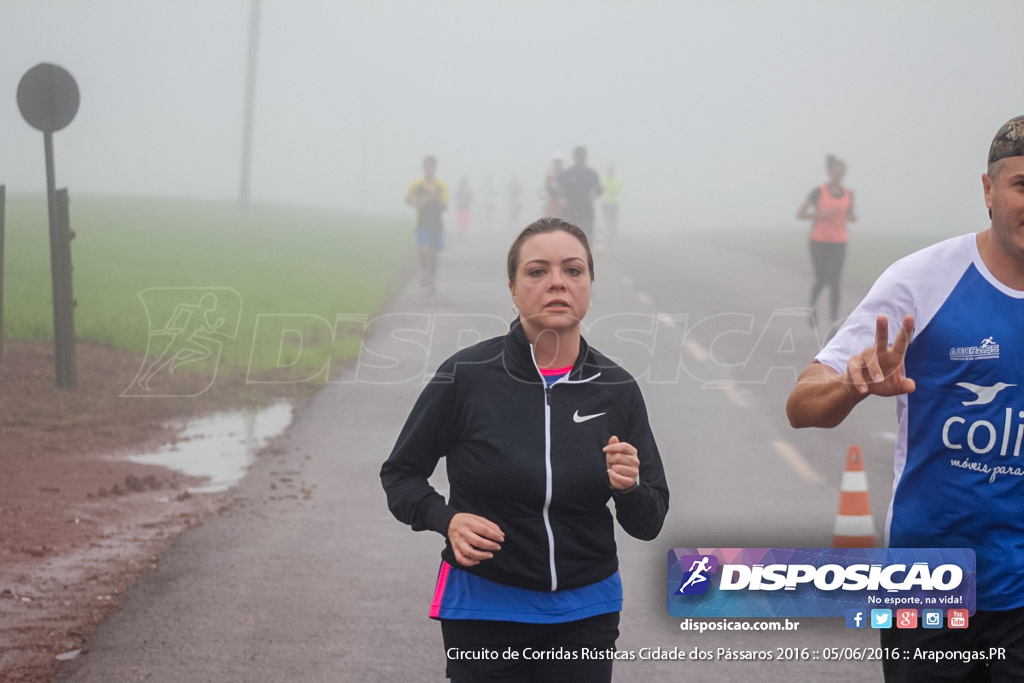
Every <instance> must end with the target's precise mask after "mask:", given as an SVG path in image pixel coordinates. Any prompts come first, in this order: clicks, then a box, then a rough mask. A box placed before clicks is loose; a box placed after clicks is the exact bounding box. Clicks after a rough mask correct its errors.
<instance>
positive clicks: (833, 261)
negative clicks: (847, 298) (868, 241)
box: [811, 240, 846, 322]
mask: <svg viewBox="0 0 1024 683" xmlns="http://www.w3.org/2000/svg"><path fill="white" fill-rule="evenodd" d="M845 258H846V243H845V242H817V241H815V240H811V265H813V266H814V284H812V285H811V308H812V309H813V308H814V306H815V305H816V304H817V303H818V296H819V295H820V294H821V290H823V289H825V287H826V286H827V287H828V290H829V297H828V307H829V314H830V316H831V320H830V321H831V322H835V321H836V319H837V318H838V316H839V276H840V275H841V274H842V272H843V261H844V260H845Z"/></svg>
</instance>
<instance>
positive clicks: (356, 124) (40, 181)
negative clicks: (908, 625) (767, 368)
mask: <svg viewBox="0 0 1024 683" xmlns="http://www.w3.org/2000/svg"><path fill="white" fill-rule="evenodd" d="M249 8H250V2H249V0H216V1H213V0H173V1H170V0H147V1H146V2H138V1H134V0H3V1H2V2H0V54H2V55H3V58H2V59H0V141H2V142H0V149H2V150H3V151H2V153H0V184H6V185H7V187H8V192H42V191H43V190H45V173H44V166H43V142H42V134H41V133H39V132H37V131H35V130H33V129H32V128H30V127H29V126H28V124H27V123H25V121H24V120H23V119H22V117H21V115H20V113H19V112H18V108H17V103H16V100H15V93H16V90H17V85H18V81H19V80H20V78H21V76H22V75H23V74H24V73H25V72H26V71H27V70H28V69H29V68H31V67H32V66H34V65H36V64H38V63H40V62H52V63H55V64H58V65H60V66H62V67H64V68H65V69H67V70H68V71H70V72H71V73H72V74H73V76H74V77H75V79H76V81H77V83H78V85H79V88H80V90H81V99H82V102H81V108H80V110H79V113H78V116H77V118H76V119H75V121H74V122H72V124H71V125H70V126H69V127H68V128H67V129H65V130H63V131H60V132H58V133H57V134H56V135H55V151H56V161H57V163H56V168H57V182H58V185H59V186H62V187H65V186H66V187H68V188H69V189H70V191H71V193H72V196H74V194H75V193H78V194H86V193H89V194H92V193H101V194H134V195H172V196H187V197H199V198H223V199H231V198H235V197H237V196H238V191H239V190H238V188H239V174H240V163H241V144H242V134H241V127H242V113H243V90H244V79H245V55H246V40H247V34H248V13H249ZM1020 27H1021V8H1020V4H1019V2H1017V0H989V1H967V0H964V1H963V2H955V1H952V0H921V1H915V2H904V1H900V2H892V1H857V2H854V1H850V2H818V1H810V0H807V1H803V0H801V1H797V0H790V1H783V2H753V1H750V2H740V1H732V2H718V3H712V2H706V1H694V2H678V1H660V2H654V1H644V0H640V1H638V2H628V3H627V2H607V1H594V2H587V1H585V0H553V1H547V2H544V1H540V0H516V1H514V2H513V1H508V2H506V1H498V0H491V1H487V0H478V1H465V2H459V1H455V0H432V1H431V2H414V1H412V0H408V1H400V0H373V1H372V2H371V1H366V2H335V1H331V0H298V1H296V0H262V22H261V32H260V51H259V62H258V68H259V72H258V77H259V80H258V85H257V92H256V112H255V129H254V148H253V166H252V197H253V199H254V200H256V201H273V202H289V203H303V204H316V205H325V206H332V207H339V208H347V209H352V210H356V211H362V210H366V211H371V212H376V213H393V214H409V215H410V216H411V212H409V211H408V210H407V209H406V207H404V206H403V204H402V200H403V197H404V193H405V190H406V188H407V187H408V184H409V183H410V182H411V181H412V180H413V179H414V178H415V177H417V176H418V175H419V173H420V160H421V159H422V157H423V156H424V155H425V154H428V153H432V154H435V155H437V157H438V158H439V161H440V167H439V175H440V177H442V178H443V179H445V180H446V181H447V182H448V183H449V186H450V187H451V188H452V189H454V186H455V185H456V184H457V182H458V179H459V178H460V177H461V176H467V177H468V178H469V179H470V182H471V183H472V184H473V185H474V187H475V188H476V189H477V191H478V193H479V192H480V190H481V189H482V184H483V182H484V178H485V176H488V175H489V176H491V177H492V179H493V184H494V188H495V193H496V196H497V197H498V199H499V200H501V199H503V188H504V186H505V184H506V183H507V182H508V179H509V177H510V176H511V175H512V174H513V173H517V174H518V175H519V177H520V179H521V180H522V181H523V184H524V186H525V188H526V195H527V196H526V199H527V210H526V212H525V214H524V217H525V218H529V217H532V216H534V215H536V214H538V213H539V211H540V200H539V199H537V198H536V196H535V195H536V190H537V188H538V186H539V184H540V182H541V179H542V177H543V173H544V170H545V168H546V166H547V164H548V162H549V160H550V157H551V155H552V153H553V152H556V151H557V152H560V153H562V154H565V155H567V156H568V154H569V152H570V151H571V149H572V147H573V146H575V145H577V144H584V145H586V146H587V147H588V149H589V150H590V161H591V165H592V166H594V167H595V168H596V169H597V170H599V171H603V170H604V169H605V167H606V166H607V164H609V163H614V164H615V165H616V167H617V168H618V169H619V171H620V173H621V174H622V176H623V178H624V180H625V192H624V195H623V209H622V210H623V216H624V225H623V231H624V232H627V231H629V230H640V229H656V230H679V229H684V228H724V227H745V228H751V229H767V228H783V229H794V230H795V229H800V230H805V229H806V225H805V224H803V223H802V222H800V221H797V220H796V219H795V217H794V214H795V212H796V209H797V207H798V206H799V204H800V203H801V201H802V200H803V198H804V197H805V196H806V194H807V193H808V191H809V190H810V189H811V188H812V187H813V186H815V185H817V184H820V183H822V182H824V181H825V171H824V159H825V156H826V154H829V153H832V154H835V155H837V156H839V157H840V158H841V159H844V160H845V161H846V162H847V164H848V173H847V177H846V184H847V185H848V186H849V187H851V188H852V189H853V190H854V193H855V201H856V203H857V210H858V211H857V213H858V217H859V222H858V223H857V225H856V228H857V229H859V230H884V231H890V230H900V231H915V232H916V231H922V230H928V231H932V232H936V233H942V234H956V233H959V232H964V231H967V230H977V229H981V228H984V227H986V225H987V216H986V212H985V209H984V205H983V201H982V193H981V181H980V175H981V174H982V173H983V172H984V170H985V158H986V153H987V149H988V144H989V142H990V140H991V138H992V135H993V134H994V133H995V131H996V129H998V127H999V126H1000V125H1001V124H1002V123H1003V122H1004V121H1005V120H1007V119H1009V118H1011V117H1012V116H1015V115H1018V114H1022V113H1024V95H1022V88H1021V82H1020V77H1019V75H1018V74H1019V72H1020V65H1021V63H1024V43H1022V41H1021V40H1020V38H1019V35H1020ZM448 220H449V224H451V223H452V222H453V218H452V217H451V216H449V218H448Z"/></svg>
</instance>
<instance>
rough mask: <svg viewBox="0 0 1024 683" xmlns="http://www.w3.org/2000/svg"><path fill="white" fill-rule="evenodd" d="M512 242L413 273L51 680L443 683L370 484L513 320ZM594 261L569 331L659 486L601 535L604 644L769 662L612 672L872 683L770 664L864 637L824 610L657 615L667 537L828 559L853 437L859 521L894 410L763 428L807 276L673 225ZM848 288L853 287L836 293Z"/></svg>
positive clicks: (399, 532) (870, 406)
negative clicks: (422, 401)
mask: <svg viewBox="0 0 1024 683" xmlns="http://www.w3.org/2000/svg"><path fill="white" fill-rule="evenodd" d="M511 237H512V236H511V235H486V236H484V235H472V236H470V237H468V238H466V237H463V238H462V239H456V238H455V237H454V236H453V237H452V238H451V239H450V245H449V248H448V250H447V251H446V252H445V253H444V256H443V258H442V263H441V274H440V277H439V287H440V291H439V292H437V293H435V294H428V293H426V292H424V291H422V290H421V289H420V288H419V287H418V285H417V284H416V283H415V282H412V283H410V284H409V285H408V286H407V287H405V289H404V290H403V291H402V292H400V293H399V295H398V296H397V297H396V298H395V300H394V301H393V302H392V303H391V305H390V307H389V310H388V314H387V315H384V316H381V317H380V318H376V319H374V320H373V321H372V323H371V324H370V325H368V327H367V331H368V337H367V339H366V341H365V346H364V351H363V353H362V355H361V357H360V360H359V362H358V363H351V364H347V365H344V366H341V365H339V366H338V367H334V368H332V369H331V374H330V377H329V384H328V386H326V387H325V389H324V390H323V391H322V392H320V393H319V394H318V396H317V397H316V398H315V399H314V400H313V401H312V402H311V403H310V404H309V405H307V406H306V407H304V408H303V409H302V410H301V411H300V412H299V413H298V414H297V416H296V419H295V421H294V422H293V424H292V426H291V427H290V428H289V429H288V431H287V432H286V433H285V434H284V435H282V436H281V437H280V438H279V439H277V440H276V441H275V443H274V444H273V446H272V447H271V448H270V449H268V450H267V451H266V452H264V453H263V454H262V455H261V456H259V458H258V460H257V462H256V463H255V464H254V465H253V467H252V468H251V470H250V472H249V474H248V475H247V476H246V477H245V479H244V480H243V481H242V482H241V483H240V484H239V486H238V487H237V488H236V489H235V492H234V497H235V504H234V505H233V506H231V507H230V509H228V510H227V511H226V512H225V513H223V514H221V515H219V516H217V517H215V518H212V519H210V520H208V521H207V522H206V523H205V524H204V525H202V526H201V527H199V528H197V529H195V530H193V531H190V532H188V533H187V534H185V535H184V536H182V537H181V538H180V539H178V540H177V541H176V542H175V543H174V544H173V546H172V547H171V548H170V549H169V550H168V551H167V552H166V553H165V554H164V555H163V556H162V557H161V558H160V562H159V568H158V569H157V570H155V571H153V572H152V573H150V574H147V575H146V576H144V577H143V578H142V579H141V580H140V581H139V583H138V584H137V585H136V586H135V587H134V588H133V589H132V590H131V591H130V592H129V593H128V594H127V595H126V596H125V597H124V600H123V609H122V611H121V613H120V614H119V615H117V616H116V617H114V618H112V619H110V620H109V621H108V622H107V623H106V624H104V625H103V626H102V627H101V628H100V629H99V630H98V632H97V633H96V634H95V635H94V636H93V637H92V638H91V639H90V640H89V641H88V643H87V644H86V648H87V653H86V654H84V655H82V656H79V657H78V658H77V659H74V660H72V661H70V662H66V663H65V664H64V665H63V667H62V669H61V671H60V673H59V675H58V680H59V681H63V682H70V681H75V682H103V683H107V682H109V681H119V682H121V681H124V682H127V681H168V682H170V681H174V682H175V683H179V682H181V681H187V682H192V681H216V682H221V681H247V682H262V681H266V682H270V681H274V682H278V681H382V682H392V681H393V682H396V683H397V682H401V683H408V682H412V681H440V680H443V679H444V663H443V652H442V645H441V635H440V628H439V626H438V624H437V623H435V622H433V621H431V620H430V619H429V618H428V617H427V616H426V615H427V607H428V605H429V602H430V599H431V596H432V589H433V582H434V578H435V572H436V569H437V564H438V559H439V557H438V555H439V551H440V548H441V545H442V542H441V538H440V537H439V536H437V535H436V534H432V533H429V532H424V533H413V532H412V531H410V530H409V529H408V528H406V527H405V526H403V525H401V524H400V523H398V522H397V521H395V520H394V519H393V518H392V517H391V515H390V513H389V512H388V510H387V507H386V504H385V500H384V494H383V492H382V491H381V488H380V484H379V479H378V471H379V468H380V464H381V462H382V461H383V459H384V458H385V457H386V456H387V454H388V452H389V451H390V448H391V446H392V444H393V443H394V440H395V438H396V436H397V434H398V430H399V428H400V426H401V423H402V421H403V420H404V419H405V417H406V415H407V413H408V411H409V409H410V407H411V406H412V403H413V401H414V400H415V398H416V396H417V395H418V393H419V391H420V389H421V388H422V386H423V382H424V380H425V379H427V378H428V377H429V376H430V373H431V372H432V370H433V369H434V367H436V365H437V364H438V363H439V362H440V361H441V360H442V359H443V358H445V357H446V356H448V355H450V354H451V353H452V352H454V351H455V350H456V349H457V348H459V347H461V346H465V345H467V344H469V343H472V342H473V341H476V340H477V339H478V338H483V337H487V336H492V335H493V334H497V333H500V332H501V331H502V327H503V325H505V324H507V321H508V320H510V319H511V317H512V312H511V308H510V300H509V295H508V290H507V287H506V284H505V278H504V275H503V273H504V256H505V250H506V249H507V244H508V242H510V241H511ZM595 270H596V276H597V280H596V282H595V286H594V306H593V309H592V310H591V312H590V314H589V315H588V318H587V321H586V323H587V324H588V328H589V329H588V330H587V332H586V336H587V338H588V340H589V341H590V342H591V343H592V344H593V345H594V346H596V347H597V348H599V349H601V350H602V351H605V352H606V353H608V354H609V355H612V356H614V357H616V358H618V359H619V360H620V361H621V362H622V363H623V364H624V365H625V366H626V367H627V369H630V370H631V371H632V372H633V373H634V374H635V375H636V376H637V377H638V379H639V380H640V383H641V387H642V389H643V391H644V394H645V397H646V400H647V404H648V409H649V412H650V415H651V421H652V425H653V427H654V430H655V434H656V436H657V438H658V442H659V446H660V448H661V450H662V453H663V457H664V458H665V464H666V470H667V474H668V478H669V483H670V487H671V493H672V503H671V510H670V512H669V517H668V519H667V521H666V524H665V528H664V531H663V533H662V535H661V536H660V537H659V538H658V539H657V540H656V541H653V542H649V543H642V542H640V541H636V540H634V539H631V538H628V537H626V536H625V535H624V534H623V535H622V536H621V538H620V558H621V568H622V574H623V578H624V582H625V595H626V602H625V607H624V611H623V615H622V626H621V629H622V637H621V638H620V640H619V643H618V645H619V648H620V650H629V651H634V652H639V651H641V649H642V648H654V649H657V648H662V649H664V650H672V649H674V648H675V649H678V650H683V651H686V652H689V651H691V650H693V649H694V648H698V649H700V650H710V651H712V652H714V651H716V650H717V648H725V649H733V650H759V651H765V652H771V653H772V654H773V660H772V661H770V662H750V661H733V660H725V659H723V658H718V659H715V660H712V661H703V662H700V661H697V662H694V661H683V662H680V661H673V660H639V659H638V660H635V661H625V662H619V663H617V664H616V667H615V671H616V674H615V680H616V681H620V682H624V681H650V680H657V679H658V678H661V677H670V678H666V679H665V680H678V681H684V680H685V681H716V682H726V681H747V680H760V681H780V682H781V681H785V682H786V683H791V682H793V681H826V680H836V681H839V680H841V681H851V682H856V681H877V680H880V670H881V669H880V666H879V665H878V663H877V662H865V661H853V662H833V661H828V662H826V661H821V660H817V661H814V660H813V659H807V660H802V659H800V658H799V654H797V658H796V659H789V660H783V661H780V660H779V657H780V655H785V654H788V653H787V651H786V649H787V648H797V649H799V648H809V650H810V651H814V650H820V649H821V648H825V647H845V646H856V647H875V646H877V644H878V640H877V636H876V634H875V633H874V632H872V631H855V630H848V629H846V628H845V625H844V623H843V622H842V620H836V619H800V620H799V621H800V626H799V629H798V630H797V631H795V632H753V631H739V632H714V633H705V634H703V635H698V634H695V633H692V632H686V631H682V630H680V622H681V620H680V619H678V618H670V617H669V616H668V615H667V612H666V609H665V604H666V595H665V588H664V586H665V583H664V581H665V567H666V555H667V553H668V551H669V550H670V549H671V548H673V547H827V546H830V545H831V542H832V525H833V523H834V519H835V515H836V512H837V505H838V500H839V484H840V479H841V476H842V471H843V466H844V462H845V455H846V450H847V448H848V447H849V446H850V445H852V444H857V445H858V446H860V447H861V449H862V451H863V452H864V455H865V461H866V465H867V476H868V482H869V490H870V496H871V502H872V512H873V516H874V519H875V524H876V527H877V528H878V530H879V532H880V531H881V526H882V522H883V520H884V517H885V507H886V505H887V502H888V494H889V480H890V479H891V460H892V456H891V451H892V445H893V435H892V432H893V431H894V430H895V426H894V421H895V420H894V415H893V406H892V405H891V404H889V403H887V402H885V401H881V400H879V401H875V402H872V401H868V402H865V404H862V405H861V406H860V407H858V410H857V412H856V413H855V414H854V416H852V417H851V418H850V419H849V420H848V421H847V422H846V423H844V424H843V425H842V426H840V427H839V428H837V429H834V430H828V431H824V430H809V431H807V430H805V431H795V430H793V429H791V428H790V427H789V426H788V423H787V422H786V420H785V415H784V404H785V399H786V396H787V395H788V392H789V389H790V388H791V386H792V383H793V379H794V377H795V373H796V371H798V370H799V369H800V368H802V367H803V366H804V365H805V364H806V363H807V362H808V361H809V360H810V358H811V356H812V355H813V353H814V352H815V350H816V348H817V345H818V335H819V334H820V332H819V331H816V330H815V329H813V328H812V327H811V325H810V324H809V323H808V320H807V317H806V312H805V311H802V310H801V307H803V306H805V305H806V304H805V299H806V292H807V289H808V287H809V278H810V272H809V267H808V266H807V265H806V264H805V263H803V262H802V261H797V260H794V262H793V263H791V264H787V263H785V262H779V261H771V260H766V259H762V258H759V257H758V255H757V254H754V253H750V252H747V251H743V250H737V249H734V248H733V247H731V246H729V245H726V244H724V243H720V244H713V243H708V242H697V241H694V240H692V239H689V238H686V237H678V236H677V237H671V238H669V237H657V238H642V239H641V238H630V239H629V241H628V242H626V243H623V244H620V245H615V246H614V248H610V249H608V250H607V252H606V253H604V254H602V255H599V257H598V260H597V264H596V268H595ZM862 294H863V287H862V286H858V285H856V284H851V285H850V286H849V287H848V291H847V292H845V297H846V300H845V302H844V303H845V304H846V305H847V306H852V305H853V303H855V300H856V299H858V298H859V296H860V295H862ZM344 313H345V312H344V311H339V314H344ZM437 486H438V487H439V488H441V489H442V490H443V489H444V486H445V483H444V480H443V477H438V479H437Z"/></svg>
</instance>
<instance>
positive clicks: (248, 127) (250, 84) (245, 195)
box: [238, 0, 260, 204]
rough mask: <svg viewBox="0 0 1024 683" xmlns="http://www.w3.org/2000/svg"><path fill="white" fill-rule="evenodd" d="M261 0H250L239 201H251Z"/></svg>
mask: <svg viewBox="0 0 1024 683" xmlns="http://www.w3.org/2000/svg"><path fill="white" fill-rule="evenodd" d="M259 38H260V0H249V54H248V57H247V58H246V69H245V113H244V116H243V121H242V175H241V186H240V188H239V190H238V201H239V203H241V204H248V203H249V184H250V176H251V171H252V129H253V112H254V110H255V108H256V57H257V55H258V54H259Z"/></svg>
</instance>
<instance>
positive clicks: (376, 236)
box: [4, 195, 413, 371]
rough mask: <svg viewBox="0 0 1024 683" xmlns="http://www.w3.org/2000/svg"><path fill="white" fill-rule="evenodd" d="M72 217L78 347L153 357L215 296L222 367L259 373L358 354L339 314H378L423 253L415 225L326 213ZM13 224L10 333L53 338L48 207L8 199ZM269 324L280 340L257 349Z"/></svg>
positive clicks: (229, 208) (177, 206)
mask: <svg viewBox="0 0 1024 683" xmlns="http://www.w3.org/2000/svg"><path fill="white" fill-rule="evenodd" d="M70 215H71V227H72V230H74V231H75V233H76V235H77V236H76V238H75V239H74V240H73V241H72V244H71V251H72V263H73V264H74V294H75V299H76V300H77V302H78V306H77V308H76V310H75V329H76V333H77V335H78V337H79V338H80V339H85V340H90V341H93V342H98V343H101V344H105V345H110V346H114V347H118V348H123V349H128V350H132V351H137V352H140V353H141V352H144V351H146V348H147V343H150V341H151V332H152V331H153V330H156V329H160V328H164V327H168V328H171V327H173V325H172V324H171V320H172V318H174V316H175V307H176V306H181V305H184V306H186V308H187V307H190V306H191V307H192V309H191V310H193V312H200V311H199V309H196V308H195V306H197V305H200V304H201V303H210V302H212V301H213V300H212V299H207V300H203V299H202V296H203V294H205V293H212V294H213V295H214V296H215V297H216V303H217V309H216V310H215V311H214V312H213V314H212V315H213V317H214V318H217V317H218V316H219V317H224V318H225V323H224V324H223V325H222V326H221V327H219V328H218V329H217V331H216V333H215V334H214V336H215V337H217V338H218V340H219V341H221V342H223V355H222V362H226V363H228V364H230V365H234V366H238V367H245V366H249V364H250V359H251V360H252V367H253V368H256V369H260V368H276V367H281V366H286V365H290V364H293V363H294V364H296V365H297V366H298V369H300V370H301V368H304V367H309V368H320V367H323V366H324V364H325V362H326V360H327V357H328V356H329V357H333V358H335V359H338V358H348V357H352V356H353V355H354V354H355V353H357V352H358V348H359V347H358V339H354V338H352V337H351V336H350V337H348V338H342V339H338V340H333V339H331V338H330V337H331V336H332V335H331V332H330V330H331V328H332V327H333V325H334V321H335V318H336V316H338V315H339V314H342V315H348V314H352V315H360V314H365V315H371V316H372V314H374V313H375V312H376V311H377V310H378V309H379V307H380V306H381V304H382V302H383V301H384V300H385V299H386V297H387V296H388V295H389V292H390V291H391V289H392V288H393V287H394V286H395V284H396V277H397V276H398V275H399V273H400V271H401V270H402V269H403V267H404V266H405V265H406V264H407V263H408V262H409V259H410V257H411V256H412V253H413V252H412V249H413V244H412V242H413V240H412V237H411V230H410V229H409V222H408V220H407V219H406V220H402V219H401V218H380V217H365V216H358V215H354V214H348V213H344V212H340V211H331V210H326V209H314V208H297V207H287V206H273V205H270V206H261V205H253V206H250V207H248V208H242V207H240V206H239V205H237V204H236V203H234V202H226V201H224V202H220V201H200V200H188V199H163V198H160V199H155V198H109V197H93V196H86V197H75V196H72V197H71V206H70ZM6 219H7V220H6V245H5V246H6V249H5V251H6V255H5V261H6V273H5V278H4V281H5V289H4V308H5V310H4V328H5V333H6V334H5V336H6V337H7V338H8V339H28V340H46V339H52V337H53V313H52V308H51V275H50V255H49V254H50V245H49V233H48V218H47V211H46V202H45V198H44V197H42V196H18V195H15V196H10V195H9V196H8V198H7V211H6ZM261 316H262V318H261ZM267 316H270V318H267ZM186 317H187V316H186ZM193 318H194V320H195V321H198V320H199V316H193ZM184 319H185V318H179V320H184ZM259 320H262V322H263V323H266V322H267V320H271V321H272V322H273V324H272V325H267V324H263V325H262V328H263V329H264V330H268V329H269V330H270V332H273V333H274V334H269V333H268V334H269V336H268V335H263V336H265V337H267V338H268V339H272V340H273V342H274V343H272V344H263V343H260V344H254V338H255V337H254V333H255V332H256V330H257V322H258V321H259ZM281 320H287V324H284V323H282V322H281ZM278 328H279V329H278ZM285 328H287V329H285ZM339 336H343V335H339ZM300 337H301V338H302V339H301V341H302V344H301V349H300V344H299V340H300ZM289 354H291V355H290V356H289ZM300 356H301V357H300ZM292 370H293V371H294V370H296V368H292Z"/></svg>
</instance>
